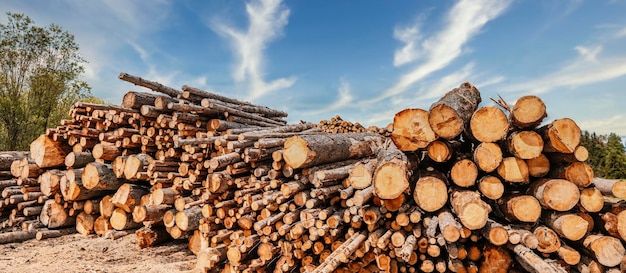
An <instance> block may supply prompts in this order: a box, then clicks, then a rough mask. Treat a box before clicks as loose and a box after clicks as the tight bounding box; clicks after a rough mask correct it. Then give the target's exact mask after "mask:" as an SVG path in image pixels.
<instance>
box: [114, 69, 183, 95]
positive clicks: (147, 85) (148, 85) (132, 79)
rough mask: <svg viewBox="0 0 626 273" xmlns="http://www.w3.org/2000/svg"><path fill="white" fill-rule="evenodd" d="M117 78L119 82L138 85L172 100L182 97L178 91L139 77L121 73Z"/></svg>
mask: <svg viewBox="0 0 626 273" xmlns="http://www.w3.org/2000/svg"><path fill="white" fill-rule="evenodd" d="M118 78H119V79H120V80H123V81H127V82H130V83H132V84H134V85H139V86H142V87H145V88H148V89H151V90H152V91H155V92H159V93H163V94H166V95H168V96H170V97H172V98H176V97H177V96H179V95H181V96H182V92H181V91H178V90H176V89H174V88H171V87H168V86H165V85H162V84H160V83H158V82H153V81H149V80H145V79H142V78H140V77H137V76H133V75H130V74H128V73H123V72H122V73H120V75H119V76H118Z"/></svg>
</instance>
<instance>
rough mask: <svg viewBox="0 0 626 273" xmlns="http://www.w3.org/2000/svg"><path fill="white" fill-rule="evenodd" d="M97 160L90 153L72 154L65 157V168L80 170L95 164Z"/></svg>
mask: <svg viewBox="0 0 626 273" xmlns="http://www.w3.org/2000/svg"><path fill="white" fill-rule="evenodd" d="M94 161H95V159H94V157H93V155H92V153H90V152H80V153H77V152H71V153H69V154H67V156H65V166H67V167H68V168H74V169H79V168H83V167H85V166H87V164H88V163H91V162H94Z"/></svg>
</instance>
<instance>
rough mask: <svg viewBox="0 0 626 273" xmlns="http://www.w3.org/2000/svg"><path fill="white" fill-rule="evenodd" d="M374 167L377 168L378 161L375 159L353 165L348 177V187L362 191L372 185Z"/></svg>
mask: <svg viewBox="0 0 626 273" xmlns="http://www.w3.org/2000/svg"><path fill="white" fill-rule="evenodd" d="M376 166H378V161H377V160H375V159H368V160H364V161H359V162H357V163H355V164H354V167H353V168H352V169H351V170H350V175H349V176H348V185H350V186H352V188H354V189H356V190H362V189H365V188H367V187H369V186H370V185H372V177H374V171H375V170H376Z"/></svg>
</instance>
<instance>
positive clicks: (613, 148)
mask: <svg viewBox="0 0 626 273" xmlns="http://www.w3.org/2000/svg"><path fill="white" fill-rule="evenodd" d="M602 166H603V168H604V171H605V177H606V178H613V179H615V178H626V153H624V144H623V143H622V138H620V137H619V136H618V135H617V134H615V133H611V134H610V135H609V137H608V138H607V142H606V150H605V155H604V158H603V161H602Z"/></svg>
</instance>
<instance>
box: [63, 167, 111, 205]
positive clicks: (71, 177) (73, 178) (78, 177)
mask: <svg viewBox="0 0 626 273" xmlns="http://www.w3.org/2000/svg"><path fill="white" fill-rule="evenodd" d="M82 173H83V169H72V170H68V171H67V172H66V177H67V188H66V191H64V192H62V193H63V197H65V200H67V201H81V200H88V199H93V198H96V197H100V196H103V195H105V194H107V193H110V192H111V191H109V190H101V189H98V188H94V189H87V188H86V187H85V186H84V185H83V182H82Z"/></svg>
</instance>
